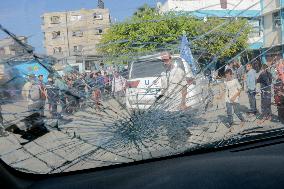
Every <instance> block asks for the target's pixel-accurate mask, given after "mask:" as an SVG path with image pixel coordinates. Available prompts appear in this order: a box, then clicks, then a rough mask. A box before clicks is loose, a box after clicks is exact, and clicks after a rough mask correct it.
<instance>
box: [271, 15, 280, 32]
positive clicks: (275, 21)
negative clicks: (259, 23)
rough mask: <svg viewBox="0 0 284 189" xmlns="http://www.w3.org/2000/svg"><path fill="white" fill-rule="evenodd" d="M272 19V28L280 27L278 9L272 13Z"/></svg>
mask: <svg viewBox="0 0 284 189" xmlns="http://www.w3.org/2000/svg"><path fill="white" fill-rule="evenodd" d="M272 20H273V28H274V29H276V28H280V27H281V17H280V11H278V12H275V13H273V14H272Z"/></svg>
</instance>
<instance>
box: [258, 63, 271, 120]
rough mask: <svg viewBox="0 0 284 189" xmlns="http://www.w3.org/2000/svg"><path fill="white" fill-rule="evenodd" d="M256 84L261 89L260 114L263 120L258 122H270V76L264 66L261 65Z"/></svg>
mask: <svg viewBox="0 0 284 189" xmlns="http://www.w3.org/2000/svg"><path fill="white" fill-rule="evenodd" d="M257 83H260V88H261V113H262V116H263V119H262V120H261V121H260V122H259V123H261V122H264V121H265V120H271V116H272V111H271V84H272V74H271V73H270V72H269V71H268V66H267V65H266V64H264V65H262V67H261V73H260V75H259V77H258V79H257Z"/></svg>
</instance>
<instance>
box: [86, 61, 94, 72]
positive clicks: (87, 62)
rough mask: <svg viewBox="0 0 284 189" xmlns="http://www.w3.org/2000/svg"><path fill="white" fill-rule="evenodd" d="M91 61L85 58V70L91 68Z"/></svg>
mask: <svg viewBox="0 0 284 189" xmlns="http://www.w3.org/2000/svg"><path fill="white" fill-rule="evenodd" d="M92 62H93V61H90V60H86V61H85V70H91V65H92Z"/></svg>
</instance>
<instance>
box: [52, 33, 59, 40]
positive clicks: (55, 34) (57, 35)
mask: <svg viewBox="0 0 284 189" xmlns="http://www.w3.org/2000/svg"><path fill="white" fill-rule="evenodd" d="M59 37H60V31H54V32H52V39H56V38H59Z"/></svg>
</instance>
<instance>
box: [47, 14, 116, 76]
mask: <svg viewBox="0 0 284 189" xmlns="http://www.w3.org/2000/svg"><path fill="white" fill-rule="evenodd" d="M110 22H111V20H110V13H109V10H108V9H104V8H97V9H90V10H86V9H81V10H77V11H68V12H51V13H45V14H43V15H42V31H43V34H44V47H45V49H46V52H47V55H50V56H53V57H55V58H57V59H58V60H62V61H63V62H68V63H69V64H71V65H73V66H75V67H76V69H79V71H80V72H81V71H85V70H88V69H90V65H89V64H92V61H91V60H93V59H94V61H95V58H96V56H97V55H98V53H97V44H98V43H99V41H100V39H101V35H102V34H103V33H104V32H105V31H106V30H107V29H108V28H109V26H110ZM92 57H93V58H92ZM86 59H88V60H90V61H89V62H87V63H86V62H85V60H86ZM78 67H79V68H78Z"/></svg>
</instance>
